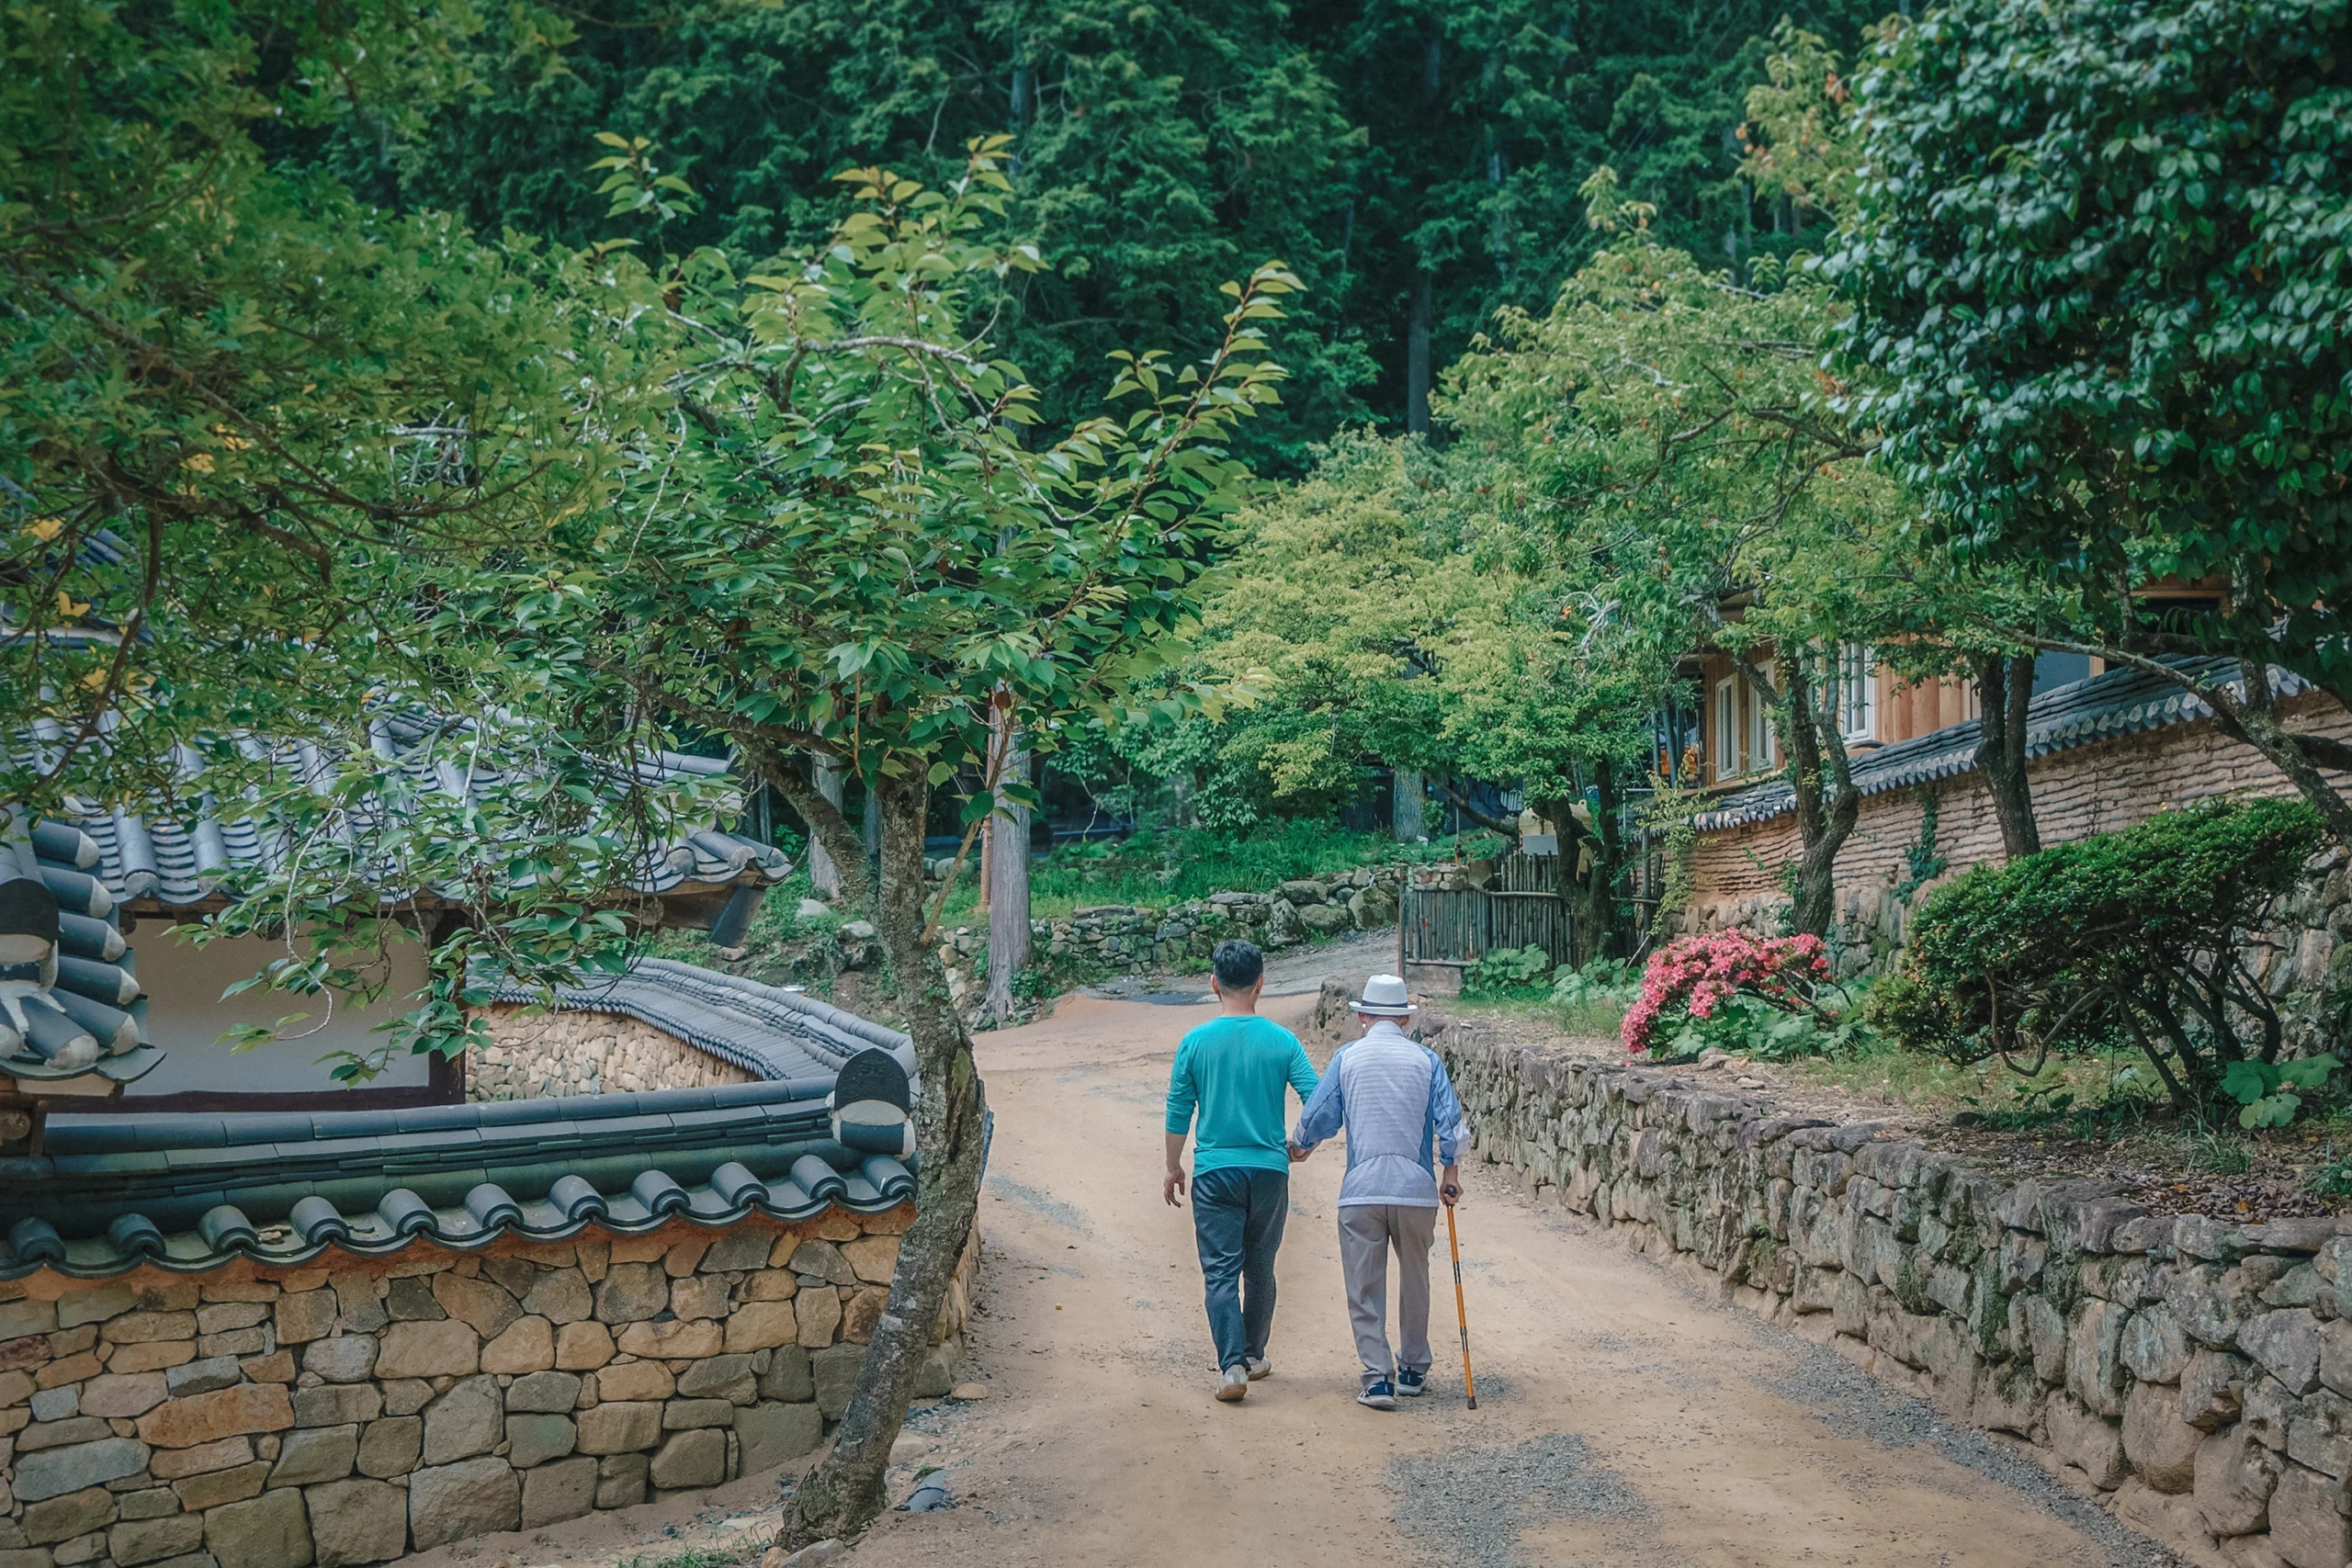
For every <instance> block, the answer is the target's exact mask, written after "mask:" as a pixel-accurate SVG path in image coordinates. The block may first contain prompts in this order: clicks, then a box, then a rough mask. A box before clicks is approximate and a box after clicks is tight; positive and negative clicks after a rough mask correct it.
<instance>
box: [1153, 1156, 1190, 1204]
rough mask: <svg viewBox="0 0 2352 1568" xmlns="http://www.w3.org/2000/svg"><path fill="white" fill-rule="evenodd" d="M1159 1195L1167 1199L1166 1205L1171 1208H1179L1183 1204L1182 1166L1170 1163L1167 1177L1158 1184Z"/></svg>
mask: <svg viewBox="0 0 2352 1568" xmlns="http://www.w3.org/2000/svg"><path fill="white" fill-rule="evenodd" d="M1159 1195H1160V1196H1161V1197H1163V1198H1165V1199H1167V1200H1168V1206H1169V1207H1170V1208H1171V1209H1181V1208H1182V1207H1183V1206H1184V1168H1183V1167H1182V1166H1181V1165H1171V1166H1170V1167H1169V1168H1168V1177H1167V1179H1165V1180H1164V1181H1162V1182H1161V1183H1160V1184H1159Z"/></svg>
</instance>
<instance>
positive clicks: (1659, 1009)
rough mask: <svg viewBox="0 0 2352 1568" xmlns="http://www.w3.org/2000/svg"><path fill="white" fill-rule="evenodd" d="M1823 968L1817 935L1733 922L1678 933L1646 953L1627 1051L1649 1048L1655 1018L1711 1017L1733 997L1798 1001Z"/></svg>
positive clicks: (1628, 1017)
mask: <svg viewBox="0 0 2352 1568" xmlns="http://www.w3.org/2000/svg"><path fill="white" fill-rule="evenodd" d="M1828 973H1829V957H1828V954H1827V953H1825V952H1824V951H1823V949H1822V944H1821V939H1820V938H1819V937H1817V936H1788V937H1759V936H1758V935H1757V934H1756V933H1755V932H1753V931H1744V930H1741V929H1739V928H1737V927H1734V928H1732V929H1730V930H1728V931H1710V932H1708V933H1706V934H1705V935H1703V936H1686V937H1678V938H1677V939H1676V940H1674V941H1673V942H1668V943H1667V945H1666V946H1664V947H1662V948H1660V949H1658V950H1657V952H1656V953H1651V954H1650V961H1649V964H1647V966H1646V967H1645V968H1644V969H1643V971H1642V994H1641V997H1640V998H1639V999H1638V1000H1637V1001H1635V1002H1634V1005H1633V1006H1632V1007H1630V1008H1628V1009H1627V1010H1625V1022H1624V1030H1623V1039H1624V1042H1625V1050H1626V1051H1627V1053H1628V1054H1629V1055H1639V1054H1641V1053H1642V1052H1645V1051H1646V1050H1648V1049H1649V1045H1650V1037H1651V1035H1652V1033H1653V1032H1655V1030H1656V1029H1657V1024H1658V1021H1659V1020H1660V1019H1661V1018H1670V1017H1674V1016H1677V1015H1679V1016H1683V1017H1689V1018H1712V1017H1713V1016H1714V1011H1715V1009H1716V1008H1717V1007H1718V1006H1719V1005H1721V1004H1722V1003H1723V1002H1724V1000H1725V999H1727V998H1730V997H1733V996H1735V995H1747V996H1751V997H1758V998H1762V999H1763V1000H1765V1001H1768V1002H1770V1003H1772V1004H1774V1005H1775V1006H1779V1007H1793V1006H1796V1005H1798V1004H1799V1003H1801V1001H1802V999H1803V993H1802V992H1801V991H1800V989H1799V987H1801V986H1803V985H1804V984H1805V983H1806V982H1808V981H1811V980H1813V979H1816V978H1819V977H1821V976H1826V975H1827V974H1828Z"/></svg>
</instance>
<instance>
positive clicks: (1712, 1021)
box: [1650, 986, 1877, 1062]
mask: <svg viewBox="0 0 2352 1568" xmlns="http://www.w3.org/2000/svg"><path fill="white" fill-rule="evenodd" d="M1866 997H1867V993H1866V992H1865V991H1864V989H1863V987H1860V986H1854V987H1846V988H1845V991H1844V994H1843V995H1842V996H1841V994H1840V993H1838V992H1836V991H1832V992H1829V993H1827V994H1826V995H1825V996H1824V997H1823V998H1820V999H1819V1003H1818V1005H1819V1007H1820V1012H1819V1013H1817V1014H1816V1013H1814V1012H1791V1011H1789V1010H1786V1009H1785V1008H1779V1007H1775V1006H1773V1005H1772V1004H1771V1003H1770V1002H1769V1001H1766V1000H1765V999H1763V998H1760V997H1755V996H1748V995H1745V994H1743V995H1739V996H1735V997H1731V998H1726V999H1725V1000H1724V1001H1722V1002H1719V1003H1717V1004H1716V1006H1715V1008H1714V1010H1713V1012H1711V1013H1710V1014H1709V1015H1708V1016H1707V1017H1705V1018H1693V1017H1691V1016H1690V1015H1688V1014H1685V1015H1684V1016H1683V1017H1682V1018H1681V1019H1680V1020H1679V1022H1678V1025H1677V1027H1676V1028H1675V1029H1674V1031H1673V1032H1672V1033H1670V1034H1668V1035H1667V1036H1666V1037H1665V1040H1664V1042H1663V1045H1664V1049H1663V1050H1662V1051H1661V1050H1660V1047H1659V1046H1658V1045H1657V1044H1653V1045H1652V1046H1651V1047H1650V1049H1651V1051H1652V1052H1653V1053H1656V1054H1658V1055H1668V1056H1690V1055H1696V1054H1698V1053H1699V1052H1701V1051H1704V1050H1706V1049H1708V1048H1709V1047H1711V1046H1712V1047H1713V1048H1714V1049H1715V1050H1718V1051H1721V1052H1724V1054H1725V1055H1736V1056H1754V1057H1757V1058H1758V1059H1759V1060H1762V1061H1767V1062H1786V1061H1793V1060H1796V1059H1798V1058H1801V1057H1807V1056H1819V1057H1827V1058H1831V1059H1844V1058H1849V1057H1852V1056H1856V1055H1860V1054H1862V1053H1864V1052H1866V1051H1868V1050H1869V1049H1870V1048H1871V1046H1872V1045H1874V1044H1875V1043H1876V1042H1877V1034H1876V1032H1875V1031H1874V1030H1873V1029H1872V1027H1871V1022H1870V1020H1869V1015H1868V1013H1867V1012H1866V1010H1865V1007H1864V1003H1865V1000H1866Z"/></svg>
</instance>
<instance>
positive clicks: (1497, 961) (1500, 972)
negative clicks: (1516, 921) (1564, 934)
mask: <svg viewBox="0 0 2352 1568" xmlns="http://www.w3.org/2000/svg"><path fill="white" fill-rule="evenodd" d="M1551 973H1552V955H1551V954H1550V953H1546V952H1544V950H1543V949H1542V948H1540V947H1532V946H1530V947H1498V948H1497V949H1495V950H1494V951H1493V952H1492V953H1487V955H1486V956H1485V957H1483V958H1480V959H1476V960H1475V961H1473V962H1472V964H1471V965H1470V967H1469V968H1467V969H1465V970H1464V971H1463V972H1462V989H1463V991H1464V994H1465V995H1469V996H1474V997H1500V996H1511V995H1516V994H1521V993H1524V992H1527V991H1530V990H1533V989H1536V988H1538V987H1542V986H1543V985H1544V982H1545V977H1546V976H1549V975H1550V974H1551Z"/></svg>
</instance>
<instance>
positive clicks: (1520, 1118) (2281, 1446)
mask: <svg viewBox="0 0 2352 1568" xmlns="http://www.w3.org/2000/svg"><path fill="white" fill-rule="evenodd" d="M1432 1023H1434V1024H1435V1027H1434V1028H1428V1029H1425V1033H1426V1034H1427V1035H1428V1036H1429V1037H1430V1043H1431V1044H1432V1045H1433V1046H1434V1047H1435V1048H1436V1049H1438V1050H1439V1051H1440V1052H1441V1053H1442V1055H1444V1057H1445V1058H1446V1063H1447V1066H1449V1067H1450V1068H1451V1070H1452V1072H1453V1080H1454V1083H1455V1086H1456V1087H1457V1089H1459V1090H1460V1093H1461V1096H1462V1101H1463V1106H1464V1111H1465V1112H1466V1114H1467V1116H1468V1119H1469V1122H1470V1125H1471V1128H1472V1131H1473V1134H1474V1137H1475V1142H1476V1147H1477V1149H1478V1151H1479V1154H1480V1156H1481V1157H1483V1158H1484V1159H1485V1160H1487V1162H1489V1163H1492V1164H1498V1165H1500V1166H1503V1167H1505V1168H1508V1169H1510V1170H1511V1171H1513V1172H1515V1173H1516V1174H1517V1176H1518V1177H1519V1179H1520V1180H1521V1182H1522V1183H1523V1184H1524V1185H1525V1187H1526V1188H1527V1189H1528V1190H1530V1191H1531V1192H1533V1193H1536V1194H1538V1195H1540V1196H1542V1197H1544V1198H1548V1199H1550V1200H1553V1201H1558V1202H1560V1203H1562V1204H1564V1205H1565V1206H1566V1207H1567V1208H1569V1209H1571V1210H1573V1211H1575V1212H1577V1213H1584V1214H1589V1215H1592V1216H1594V1217H1595V1218H1596V1219H1597V1220H1598V1221H1600V1223H1601V1224H1604V1225H1608V1226H1613V1227H1618V1228H1620V1229H1622V1230H1623V1231H1624V1232H1626V1233H1627V1234H1628V1235H1629V1236H1630V1237H1631V1239H1633V1240H1634V1242H1635V1244H1636V1245H1637V1246H1639V1247H1642V1248H1643V1249H1645V1250H1647V1251H1649V1252H1652V1253H1654V1254H1657V1255H1658V1256H1660V1257H1662V1258H1667V1257H1679V1258H1683V1259H1686V1260H1688V1261H1690V1262H1691V1263H1694V1264H1695V1265H1696V1266H1698V1267H1699V1268H1701V1269H1706V1270H1708V1271H1710V1272H1712V1274H1713V1276H1714V1277H1715V1280H1716V1282H1717V1283H1718V1285H1719V1286H1720V1288H1721V1289H1722V1290H1723V1292H1724V1293H1725V1295H1726V1296H1727V1297H1729V1298H1730V1299H1733V1300H1735V1301H1736V1302H1738V1303H1743V1304H1745V1305H1747V1306H1748V1307H1750V1308H1752V1309H1753V1310H1755V1311H1757V1312H1758V1313H1761V1314H1764V1315H1766V1316H1768V1317H1770V1318H1772V1319H1774V1320H1775V1321H1777V1322H1781V1323H1783V1324H1786V1325H1790V1326H1792V1327H1793V1328H1794V1329H1796V1330H1797V1331H1798V1332H1800V1333H1803V1334H1805V1335H1806V1336H1808V1337H1812V1338H1815V1339H1816V1340H1820V1341H1824V1342H1826V1343H1827V1344H1829V1345H1832V1346H1834V1347H1835V1348H1837V1349H1838V1351H1839V1352H1841V1353H1842V1354H1844V1355H1845V1356H1847V1357H1848V1358H1849V1359H1851V1360H1852V1361H1854V1362H1855V1363H1857V1364H1858V1365H1860V1367H1862V1368H1863V1369H1864V1370H1865V1371H1870V1372H1872V1373H1875V1374H1878V1375H1880V1376H1883V1377H1888V1378H1891V1379H1894V1380H1895V1381H1897V1382H1903V1383H1905V1384H1907V1385H1909V1386H1911V1387H1913V1388H1914V1389H1916V1390H1917V1392H1918V1393H1921V1394H1923V1395H1925V1396H1926V1397H1927V1398H1928V1399H1929V1400H1931V1401H1932V1402H1933V1403H1934V1404H1936V1405H1937V1406H1938V1407H1939V1409H1940V1410H1941V1411H1942V1412H1944V1413H1945V1414H1946V1415H1948V1416H1951V1417H1952V1418H1954V1419H1956V1420H1962V1421H1967V1422H1971V1423H1973V1424H1974V1425H1976V1426H1978V1427H1985V1428H1990V1429H1993V1430H1996V1431H1999V1432H2006V1433H2009V1434H2012V1435H2013V1436H2015V1437H2017V1438H2022V1439H2024V1440H2025V1441H2027V1442H2029V1443H2031V1444H2033V1445H2035V1446H2036V1448H2038V1449H2039V1450H2042V1451H2043V1453H2044V1455H2045V1457H2046V1458H2047V1460H2048V1461H2049V1462H2051V1463H2052V1464H2055V1465H2060V1466H2063V1467H2064V1468H2065V1472H2066V1473H2067V1474H2069V1475H2070V1476H2071V1477H2072V1478H2073V1479H2074V1480H2075V1482H2077V1483H2079V1484H2081V1485H2082V1486H2084V1487H2086V1488H2092V1489H2096V1490H2097V1491H2098V1493H2100V1494H2102V1495H2106V1496H2107V1497H2108V1498H2109V1501H2110V1503H2111V1505H2112V1506H2113V1507H2114V1509H2115V1512H2116V1514H2117V1515H2118V1517H2120V1518H2122V1519H2123V1520H2124V1521H2125V1522H2127V1523H2129V1524H2131V1525H2133V1526H2134V1527H2136V1528H2138V1529H2143V1530H2144V1531H2146V1532H2148V1533H2150V1534H2153V1535H2155V1536H2158V1537H2159V1538H2161V1539H2163V1540H2166V1541H2167V1542H2168V1543H2169V1544H2170V1545H2172V1546H2173V1547H2174V1549H2175V1550H2176V1551H2179V1552H2180V1553H2181V1554H2182V1555H2183V1556H2184V1557H2186V1558H2187V1559H2188V1561H2189V1562H2194V1563H2198V1564H2211V1565H2214V1568H2256V1565H2264V1568H2275V1565H2276V1564H2278V1563H2279V1562H2286V1563H2289V1564H2291V1565H2292V1568H2344V1565H2345V1563H2346V1560H2347V1558H2348V1557H2352V1488H2347V1484H2346V1481H2347V1476H2352V1219H2346V1220H2343V1221H2335V1220H2327V1219H2319V1220H2284V1221H2276V1222H2273V1223H2270V1224H2248V1225H2238V1224H2227V1223H2224V1222H2222V1221H2217V1220H2212V1219H2207V1218H2201V1217H2198V1216H2182V1217H2176V1216H2171V1215H2154V1214H2150V1213H2147V1212H2146V1211H2145V1210H2143V1209H2142V1208H2140V1207H2138V1206H2136V1205H2134V1204H2131V1203H2129V1202H2127V1201H2123V1200H2122V1199H2120V1197H2118V1196H2117V1195H2116V1190H2114V1189H2112V1188H2109V1187H2105V1186H2101V1185H2098V1184H2096V1183H2091V1182H2082V1181H2064V1180H2055V1181H2030V1180H2029V1181H2024V1182H2020V1183H2016V1184H2012V1183H2010V1182H2007V1181H2006V1180H2003V1179H1996V1178H1995V1177H1992V1176H1989V1175H1986V1174H1985V1173H1984V1172H1981V1171H1978V1170H1974V1169H1972V1168H1968V1167H1967V1166H1965V1165H1963V1164H1962V1163H1961V1162H1960V1161H1959V1160H1957V1159H1956V1158H1954V1157H1952V1156H1947V1155H1943V1154H1939V1153H1937V1152H1935V1151H1932V1150H1929V1149H1928V1148H1925V1147H1923V1146H1921V1145H1917V1144H1915V1143H1910V1142H1906V1141H1903V1140H1900V1139H1897V1138H1894V1137H1893V1136H1892V1135H1890V1134H1888V1133H1886V1132H1885V1131H1884V1130H1883V1129H1880V1128H1877V1127H1874V1126H1870V1125H1849V1126H1839V1125H1833V1124H1831V1123H1828V1122H1821V1121H1816V1120H1810V1119H1805V1118H1798V1117H1790V1116H1781V1115H1775V1114H1772V1113H1771V1112H1770V1110H1769V1109H1768V1108H1765V1107H1762V1106H1759V1105H1758V1104H1757V1103H1756V1102H1754V1101H1751V1100H1744V1099H1742V1098H1739V1097H1737V1096H1736V1095H1732V1094H1725V1093H1720V1092H1711V1091H1710V1089H1709V1088H1708V1085H1709V1084H1710V1082H1711V1081H1712V1080H1710V1079H1709V1078H1708V1077H1706V1076H1705V1075H1703V1074H1693V1075H1689V1076H1686V1077H1667V1076H1666V1075H1664V1074H1661V1073H1657V1072H1649V1071H1643V1070H1638V1069H1634V1068H1629V1067H1627V1066H1623V1065H1619V1064H1614V1063H1611V1064H1600V1063H1593V1062H1586V1061H1575V1060H1570V1059H1566V1058H1561V1057H1555V1056H1549V1055H1544V1054H1542V1053H1539V1052H1535V1051H1532V1050H1527V1049H1523V1048H1519V1047H1512V1046H1506V1045H1501V1044H1498V1043H1494V1042H1493V1041H1491V1040H1490V1039H1488V1038H1487V1037H1485V1036H1484V1035H1482V1034H1481V1033H1480V1032H1477V1031H1476V1030H1475V1029H1470V1028H1466V1027H1464V1026H1463V1025H1460V1024H1453V1025H1447V1024H1443V1023H1442V1022H1438V1021H1434V1020H1432Z"/></svg>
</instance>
